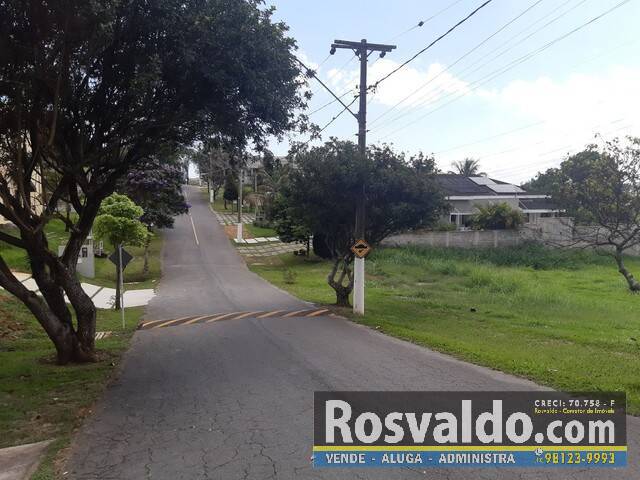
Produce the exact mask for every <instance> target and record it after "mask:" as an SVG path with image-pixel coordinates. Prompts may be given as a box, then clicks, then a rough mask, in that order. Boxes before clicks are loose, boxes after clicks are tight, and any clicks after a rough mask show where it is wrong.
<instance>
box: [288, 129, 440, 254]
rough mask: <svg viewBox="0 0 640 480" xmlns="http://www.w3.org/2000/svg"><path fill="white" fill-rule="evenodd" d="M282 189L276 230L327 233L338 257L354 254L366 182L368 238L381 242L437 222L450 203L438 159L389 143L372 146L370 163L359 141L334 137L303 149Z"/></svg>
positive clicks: (331, 249)
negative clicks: (408, 153)
mask: <svg viewBox="0 0 640 480" xmlns="http://www.w3.org/2000/svg"><path fill="white" fill-rule="evenodd" d="M292 161H293V165H294V166H293V168H292V169H291V171H290V173H289V181H288V182H287V184H286V185H285V186H284V188H283V189H282V191H281V198H280V199H279V205H278V222H277V226H276V230H277V231H278V233H279V234H281V235H289V236H292V237H295V236H296V234H294V231H293V226H297V227H298V228H299V230H298V231H297V233H304V234H307V233H309V232H314V233H317V232H321V233H322V234H323V238H324V239H325V241H326V243H327V249H328V250H329V251H330V252H331V256H332V257H333V258H340V257H344V256H346V255H349V248H350V246H351V245H352V242H353V241H354V219H355V206H356V203H357V200H358V198H359V197H360V196H361V195H362V180H363V179H364V183H365V184H366V196H365V202H366V218H367V223H366V232H365V237H366V239H367V241H369V242H370V243H372V244H376V243H378V242H380V241H381V240H382V239H383V238H385V237H386V236H388V235H390V234H392V233H394V232H398V231H401V230H405V229H410V228H418V227H423V226H427V225H431V224H433V223H434V222H435V221H436V220H437V219H438V217H439V215H440V213H441V212H442V211H444V208H445V202H444V199H443V197H442V195H441V193H440V191H439V190H438V188H437V186H436V184H435V181H434V179H433V173H434V171H435V167H434V163H433V160H432V159H428V158H424V157H422V156H419V157H416V158H411V159H410V161H409V162H407V160H406V159H405V157H404V155H403V154H398V153H396V152H394V151H393V150H391V148H390V147H388V146H383V147H376V146H372V147H369V148H368V150H367V155H366V159H365V161H364V164H363V162H362V160H361V159H360V155H359V153H358V147H357V145H356V144H354V143H353V142H348V141H338V140H335V139H332V140H331V141H329V142H327V143H325V144H324V145H323V146H320V147H314V148H311V149H307V148H303V149H301V150H298V151H297V152H296V153H295V154H294V156H293V158H292Z"/></svg>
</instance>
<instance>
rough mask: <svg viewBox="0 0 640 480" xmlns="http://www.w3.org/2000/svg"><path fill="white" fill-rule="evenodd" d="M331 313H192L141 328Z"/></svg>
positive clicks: (322, 311) (144, 324) (315, 311)
mask: <svg viewBox="0 0 640 480" xmlns="http://www.w3.org/2000/svg"><path fill="white" fill-rule="evenodd" d="M323 315H330V311H329V309H327V308H315V309H308V308H307V309H304V310H293V311H290V310H271V311H249V312H218V313H210V314H207V315H191V316H188V317H180V318H167V319H164V320H150V321H147V322H142V323H141V324H140V326H139V327H138V329H139V330H152V329H155V328H164V327H178V326H182V325H201V324H204V323H212V322H217V321H219V320H225V321H226V320H242V319H245V318H255V319H257V320H262V319H265V318H293V317H319V316H323Z"/></svg>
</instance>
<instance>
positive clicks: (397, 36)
mask: <svg viewBox="0 0 640 480" xmlns="http://www.w3.org/2000/svg"><path fill="white" fill-rule="evenodd" d="M461 1H462V0H455V1H454V2H452V3H450V4H449V5H447V6H446V7H444V8H443V9H441V10H439V11H437V12H436V13H434V14H433V15H431V16H430V17H427V18H425V19H424V20H420V21H419V22H418V23H416V24H415V25H414V26H413V27H410V28H408V29H406V30H405V31H404V32H401V33H399V34H398V35H396V36H395V37H393V38H391V39H389V40H388V41H389V42H392V41H394V40H396V39H398V38H400V37H402V36H403V35H406V34H407V33H409V32H411V31H413V30H415V29H416V28H420V27H422V26H424V25H425V24H427V23H428V22H430V21H431V20H433V19H434V18H436V17H438V16H439V15H440V14H442V13H444V12H446V11H447V10H449V9H450V8H451V7H453V6H455V5H457V4H458V3H460V2H461Z"/></svg>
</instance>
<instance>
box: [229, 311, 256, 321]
mask: <svg viewBox="0 0 640 480" xmlns="http://www.w3.org/2000/svg"><path fill="white" fill-rule="evenodd" d="M257 313H260V312H247V313H243V314H242V315H238V316H237V317H233V318H230V319H229V320H240V319H243V318H247V317H249V316H251V315H255V314H257Z"/></svg>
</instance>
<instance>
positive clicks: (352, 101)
mask: <svg viewBox="0 0 640 480" xmlns="http://www.w3.org/2000/svg"><path fill="white" fill-rule="evenodd" d="M359 96H360V95H356V96H355V97H354V99H353V100H351V103H349V104H348V105H346V106H345V108H343V109H342V110H340V112H339V113H338V114H336V115H335V116H334V117H333V118H332V119H331V120H329V122H328V123H327V124H326V125H325V126H324V127H322V128H321V129H320V130H318V132H317V133H318V134H320V133H322V132H323V131H324V130H325V129H326V128H327V127H328V126H329V125H331V124H332V123H333V122H335V121H336V120H337V119H338V117H340V115H342V114H343V113H344V112H346V111H347V110H348V109H349V107H350V106H351V105H353V104H354V103H355V101H356V100H357V99H358V97H359Z"/></svg>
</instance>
